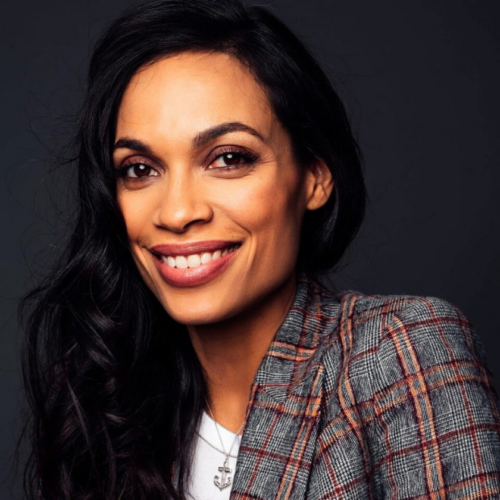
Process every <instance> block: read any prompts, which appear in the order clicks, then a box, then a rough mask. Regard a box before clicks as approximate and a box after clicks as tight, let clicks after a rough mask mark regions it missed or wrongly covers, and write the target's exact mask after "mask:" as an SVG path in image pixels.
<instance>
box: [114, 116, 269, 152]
mask: <svg viewBox="0 0 500 500" xmlns="http://www.w3.org/2000/svg"><path fill="white" fill-rule="evenodd" d="M229 132H247V133H249V134H252V135H253V136H255V137H257V138H258V139H260V140H261V141H262V142H266V141H265V139H264V137H262V135H261V134H259V132H257V130H255V129H254V128H252V127H249V126H248V125H245V124H244V123H241V122H226V123H220V124H219V125H215V126H213V127H210V128H208V129H206V130H203V131H202V132H199V133H198V134H196V136H195V137H194V139H193V146H194V147H195V148H200V147H202V146H204V145H205V144H207V143H209V142H210V141H213V140H214V139H216V138H217V137H220V136H221V135H225V134H228V133H229ZM119 148H126V149H133V150H135V151H140V152H141V153H146V154H153V150H152V148H151V147H150V146H148V145H147V144H145V143H143V142H142V141H139V140H137V139H130V138H128V137H123V138H121V139H119V140H118V141H117V142H116V143H115V145H114V146H113V151H115V150H117V149H119Z"/></svg>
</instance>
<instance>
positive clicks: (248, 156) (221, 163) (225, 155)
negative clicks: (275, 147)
mask: <svg viewBox="0 0 500 500" xmlns="http://www.w3.org/2000/svg"><path fill="white" fill-rule="evenodd" d="M218 153H219V154H218V155H217V156H216V157H215V159H214V160H212V162H211V163H210V166H212V167H213V168H211V170H224V171H227V170H237V169H238V168H241V167H246V166H248V165H252V164H254V163H255V162H256V161H257V160H258V158H259V157H258V156H257V155H255V154H254V153H251V152H250V151H240V150H236V149H227V150H225V151H224V150H223V151H222V153H221V152H220V150H219V152H218Z"/></svg>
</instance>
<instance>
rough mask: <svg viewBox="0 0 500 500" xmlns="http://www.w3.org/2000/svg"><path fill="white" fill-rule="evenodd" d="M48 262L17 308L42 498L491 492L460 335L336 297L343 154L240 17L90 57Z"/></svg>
mask: <svg viewBox="0 0 500 500" xmlns="http://www.w3.org/2000/svg"><path fill="white" fill-rule="evenodd" d="M76 145H77V147H78V152H77V159H78V161H77V165H78V190H77V193H78V209H77V214H76V215H77V217H76V220H75V225H74V229H73V232H72V234H71V239H70V241H69V242H68V245H67V250H66V252H65V253H64V254H63V255H62V256H61V259H60V261H59V262H58V265H57V266H56V267H55V268H54V269H53V271H52V272H51V273H50V275H49V276H48V277H47V279H46V280H45V282H43V283H42V284H41V285H40V286H39V287H38V288H36V289H35V290H33V291H32V292H30V293H28V294H27V295H26V296H25V298H24V299H23V301H22V302H21V304H20V307H19V319H20V322H21V323H22V324H23V326H22V329H23V333H24V338H25V341H26V344H25V348H24V357H23V369H24V374H25V377H26V378H25V381H26V389H27V391H28V395H29V397H30V399H29V401H30V404H31V409H32V415H33V419H32V421H31V423H30V427H29V428H30V429H31V430H32V434H31V437H32V444H33V454H32V457H31V459H30V462H29V463H28V469H27V472H28V474H27V489H28V490H30V491H31V493H30V495H31V496H32V497H36V498H43V499H46V500H49V499H63V498H64V499H70V498H71V499H72V500H74V499H83V498H85V499H103V498H106V499H128V498H130V499H134V500H138V499H160V498H162V499H165V498H173V499H187V498H194V499H196V500H202V499H208V498H221V499H223V498H225V499H227V498H231V500H243V499H245V500H250V499H263V500H264V499H265V500H270V499H277V498H279V499H294V500H297V499H308V500H319V499H326V498H343V499H364V498H372V499H375V498H388V497H391V498H398V499H403V498H419V499H424V498H435V499H437V498H476V499H478V498H481V499H486V498H496V497H498V495H500V412H499V408H498V406H497V402H496V398H497V395H496V394H495V391H494V389H493V387H492V385H491V380H490V376H491V374H490V372H489V371H488V369H487V367H486V365H485V358H484V352H483V348H482V344H481V342H480V339H479V337H478V336H477V334H476V333H475V331H474V329H473V327H472V325H471V324H470V322H469V321H468V320H467V318H466V317H464V315H463V314H462V313H461V311H460V310H458V309H457V308H456V307H455V306H453V305H452V304H451V303H449V302H447V301H445V300H443V299H439V298H434V297H418V296H410V295H386V296H383V295H366V294H362V293H360V292H356V291H353V290H348V291H345V292H342V293H334V292H332V291H330V290H328V289H326V288H325V287H324V286H323V285H322V284H321V283H320V282H319V277H320V276H321V275H323V274H324V273H327V272H331V271H332V270H333V269H334V268H335V266H336V264H337V263H338V262H339V260H340V258H341V257H342V255H343V253H344V252H345V250H346V248H347V247H348V245H349V243H350V242H351V241H352V239H353V237H354V236H355V235H356V233H357V230H358V228H359V226H360V224H361V221H362V217H363V212H364V206H365V199H366V193H365V187H364V182H363V176H362V168H361V155H360V152H359V150H358V146H357V144H356V141H355V139H354V138H353V136H352V133H351V129H350V126H349V123H348V120H347V118H346V113H345V111H344V108H343V106H342V103H341V101H340V99H339V97H338V96H337V94H336V93H335V91H334V89H333V88H332V85H331V83H330V82H329V81H328V78H327V77H326V76H325V74H324V73H323V71H322V70H321V69H320V67H319V66H318V64H317V63H316V62H315V61H314V59H313V58H312V57H311V55H310V54H309V53H308V52H307V50H306V49H305V48H304V46H303V45H302V43H301V42H300V41H299V40H298V39H297V38H296V37H295V36H294V35H293V34H292V33H291V32H290V31H289V29H288V28H286V27H285V26H284V25H283V24H282V23H281V22H280V21H279V20H277V19H276V18H275V17H274V16H273V15H272V14H270V13H269V12H268V11H266V10H265V9H263V8H260V7H248V6H245V5H243V4H241V3H239V2H238V1H236V0H216V1H214V0H197V1H194V2H181V1H179V0H161V1H155V2H151V3H147V4H144V5H140V6H135V7H132V8H130V9H129V10H127V11H126V12H125V13H123V15H122V16H121V17H120V18H119V19H117V20H116V21H115V22H114V23H113V24H112V25H111V26H110V27H109V28H108V30H107V31H106V32H105V33H104V35H103V36H102V38H101V39H100V40H99V41H98V43H97V45H96V47H95V49H94V52H93V54H92V59H91V62H90V69H89V75H88V91H87V97H86V100H85V103H84V106H83V110H82V119H81V122H80V128H79V133H78V136H77V142H76Z"/></svg>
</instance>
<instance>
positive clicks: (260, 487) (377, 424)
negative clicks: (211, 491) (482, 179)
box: [230, 273, 500, 500]
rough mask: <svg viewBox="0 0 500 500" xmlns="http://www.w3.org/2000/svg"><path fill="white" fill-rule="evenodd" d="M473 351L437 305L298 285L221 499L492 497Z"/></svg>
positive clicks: (483, 373)
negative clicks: (230, 481)
mask: <svg viewBox="0 0 500 500" xmlns="http://www.w3.org/2000/svg"><path fill="white" fill-rule="evenodd" d="M492 377H493V375H492V373H491V371H490V370H489V369H488V367H487V366H486V358H485V353H484V349H483V345H482V343H481V339H480V337H479V336H478V334H477V333H476V332H475V330H474V327H473V326H472V324H471V323H470V321H469V320H468V319H467V318H466V317H465V316H464V314H463V313H462V312H461V311H460V310H459V309H458V308H457V307H455V306H454V305H452V304H451V303H450V302H448V301H446V300H444V299H440V298H436V297H421V296H412V295H368V294H363V293H360V292H356V291H353V290H347V291H344V292H342V293H340V294H334V293H333V292H331V291H330V290H329V289H327V288H325V287H324V286H323V285H322V284H321V283H319V282H318V281H316V280H315V279H313V278H312V277H310V276H309V275H308V274H306V273H300V274H299V275H298V278H297V292H296V295H295V299H294V302H293V305H292V307H291V309H290V311H289V312H288V314H287V316H286V318H285V320H284V322H283V323H282V325H281V326H280V328H279V330H278V331H277V333H276V335H275V337H274V340H273V341H272V343H271V345H270V347H269V349H268V352H267V354H266V355H265V357H264V359H263V360H262V363H261V365H260V367H259V369H258V372H257V374H256V377H255V380H254V383H253V385H252V388H251V392H250V401H249V405H248V407H247V415H246V426H245V429H244V433H243V436H242V439H241V444H240V448H239V454H238V461H237V465H236V470H235V472H234V478H233V486H232V489H231V494H230V500H275V499H279V500H330V499H343V500H364V499H393V500H403V499H405V500H410V499H412V500H427V499H436V500H437V499H443V500H444V499H446V500H452V499H455V500H458V499H462V500H465V499H494V498H497V499H500V407H499V401H498V395H497V393H496V391H495V389H494V388H493V386H492V382H491V380H492Z"/></svg>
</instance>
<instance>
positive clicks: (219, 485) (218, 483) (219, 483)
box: [214, 457, 231, 491]
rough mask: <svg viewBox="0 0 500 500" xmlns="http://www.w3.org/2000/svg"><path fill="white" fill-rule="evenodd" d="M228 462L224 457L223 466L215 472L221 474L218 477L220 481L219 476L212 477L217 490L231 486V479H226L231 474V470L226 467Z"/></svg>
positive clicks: (227, 458)
mask: <svg viewBox="0 0 500 500" xmlns="http://www.w3.org/2000/svg"><path fill="white" fill-rule="evenodd" d="M228 460H229V457H226V460H224V465H223V466H222V467H219V468H218V469H217V470H218V471H219V472H220V473H221V475H220V480H219V476H215V477H214V483H215V486H217V488H219V490H221V491H222V490H223V489H224V488H227V487H228V486H230V484H231V478H230V477H228V475H227V474H228V473H230V472H231V469H230V468H229V467H228V466H227V462H228Z"/></svg>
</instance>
